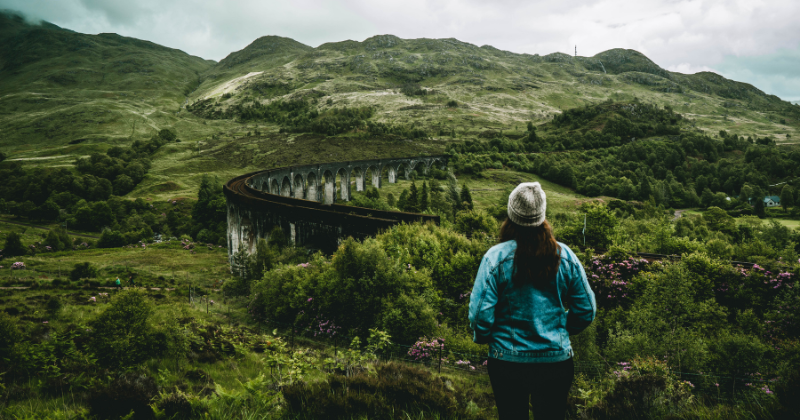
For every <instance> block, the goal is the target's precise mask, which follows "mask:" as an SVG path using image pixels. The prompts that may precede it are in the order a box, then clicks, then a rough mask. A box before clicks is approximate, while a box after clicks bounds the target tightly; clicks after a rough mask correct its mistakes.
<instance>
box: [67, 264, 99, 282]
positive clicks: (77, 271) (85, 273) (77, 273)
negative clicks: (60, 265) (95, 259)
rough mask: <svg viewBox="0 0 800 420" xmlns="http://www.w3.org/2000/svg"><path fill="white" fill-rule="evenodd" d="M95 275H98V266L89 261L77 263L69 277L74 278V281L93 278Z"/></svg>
mask: <svg viewBox="0 0 800 420" xmlns="http://www.w3.org/2000/svg"><path fill="white" fill-rule="evenodd" d="M95 277H97V268H95V267H94V266H92V265H91V264H89V263H88V262H85V263H77V264H75V267H74V268H73V269H72V271H70V272H69V278H70V279H72V281H78V280H80V279H93V278H95Z"/></svg>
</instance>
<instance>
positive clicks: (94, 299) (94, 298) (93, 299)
mask: <svg viewBox="0 0 800 420" xmlns="http://www.w3.org/2000/svg"><path fill="white" fill-rule="evenodd" d="M89 300H90V301H92V302H97V298H96V297H94V296H92V297H90V298H89Z"/></svg>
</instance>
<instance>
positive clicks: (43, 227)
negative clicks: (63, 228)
mask: <svg viewBox="0 0 800 420" xmlns="http://www.w3.org/2000/svg"><path fill="white" fill-rule="evenodd" d="M0 222H3V223H8V224H10V225H17V226H25V227H32V228H36V229H42V230H46V231H50V230H52V229H50V228H49V227H46V226H40V225H32V224H30V223H22V222H12V221H10V220H6V219H0ZM67 234H68V235H75V236H80V237H82V238H92V239H100V237H99V236H93V235H86V234H83V233H77V232H70V231H67Z"/></svg>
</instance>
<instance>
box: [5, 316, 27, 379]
mask: <svg viewBox="0 0 800 420" xmlns="http://www.w3.org/2000/svg"><path fill="white" fill-rule="evenodd" d="M11 309H14V310H16V308H7V309H6V311H5V312H0V366H5V364H6V363H10V360H11V359H12V355H13V352H14V346H15V345H16V344H17V342H18V341H19V340H20V339H21V338H22V334H21V333H20V331H19V328H18V327H17V323H18V322H19V321H18V320H17V319H16V318H14V317H13V316H11V315H9V314H8V313H6V312H12V311H11ZM17 312H19V310H17ZM0 370H3V369H0Z"/></svg>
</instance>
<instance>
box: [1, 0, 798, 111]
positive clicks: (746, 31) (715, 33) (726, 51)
mask: <svg viewBox="0 0 800 420" xmlns="http://www.w3.org/2000/svg"><path fill="white" fill-rule="evenodd" d="M0 9H12V10H17V11H20V12H23V13H24V14H26V15H28V16H31V17H33V18H39V19H44V20H47V21H49V22H52V23H55V24H56V25H59V26H62V27H64V28H69V29H72V30H75V31H78V32H83V33H90V34H96V33H100V32H115V33H118V34H120V35H124V36H131V37H135V38H140V39H146V40H149V41H153V42H156V43H158V44H162V45H165V46H168V47H173V48H178V49H181V50H183V51H186V52H188V53H190V54H193V55H197V56H200V57H203V58H207V59H213V60H217V61H218V60H221V59H222V58H224V57H225V56H226V55H228V54H229V53H230V52H233V51H236V50H240V49H242V48H244V47H245V46H247V45H248V44H249V43H250V42H252V41H253V40H254V39H256V38H258V37H260V36H263V35H280V36H286V37H289V38H293V39H295V40H297V41H300V42H302V43H304V44H307V45H310V46H313V47H316V46H318V45H320V44H322V43H325V42H332V41H342V40H346V39H352V40H357V41H363V40H364V39H366V38H369V37H370V36H373V35H377V34H393V35H397V36H399V37H401V38H423V37H425V38H457V39H459V40H461V41H466V42H470V43H473V44H476V45H486V44H488V45H492V46H494V47H497V48H500V49H503V50H508V51H513V52H517V53H530V54H535V53H538V54H542V55H544V54H549V53H551V52H556V51H560V52H564V53H569V54H572V53H573V49H574V47H575V45H577V46H578V54H579V55H582V56H592V55H594V54H597V53H599V52H601V51H605V50H607V49H611V48H631V49H635V50H637V51H640V52H642V53H643V54H645V55H647V56H648V57H649V58H650V59H651V60H653V61H655V62H656V63H657V64H658V65H660V66H661V67H664V68H666V69H668V70H672V71H679V72H683V73H695V72H697V71H702V70H711V71H715V72H717V73H720V74H722V75H724V76H726V77H728V78H731V79H734V80H738V81H744V82H748V83H752V84H754V85H755V86H756V87H758V88H759V89H761V90H763V91H765V92H767V93H771V94H775V95H778V96H779V97H781V98H782V99H785V100H790V101H800V24H799V23H798V18H799V17H800V0H636V1H634V0H559V1H554V0H546V1H541V0H492V1H486V0H385V1H384V0H290V1H286V0H282V1H278V0H0Z"/></svg>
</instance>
